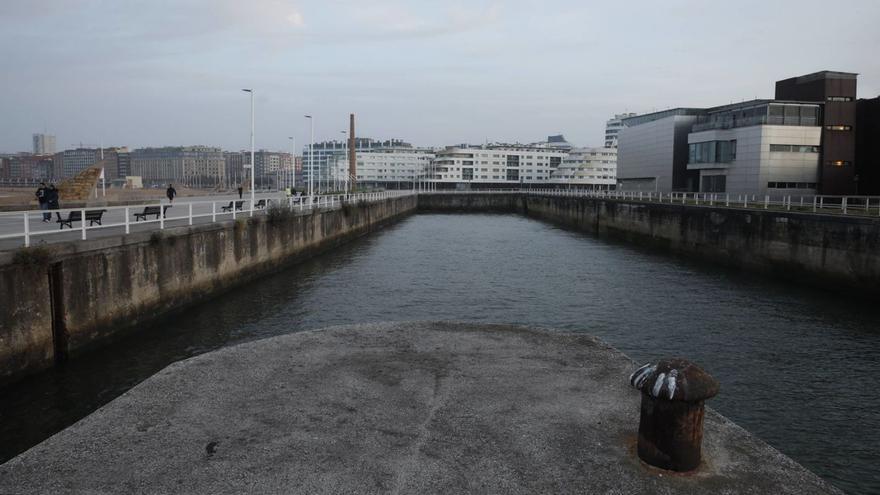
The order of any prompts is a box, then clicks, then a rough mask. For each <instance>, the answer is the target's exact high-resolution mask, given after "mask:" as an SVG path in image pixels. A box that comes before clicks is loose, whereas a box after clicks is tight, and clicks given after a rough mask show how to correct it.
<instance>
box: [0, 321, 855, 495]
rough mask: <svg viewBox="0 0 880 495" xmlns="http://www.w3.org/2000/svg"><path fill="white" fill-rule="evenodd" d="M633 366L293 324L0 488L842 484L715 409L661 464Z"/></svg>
mask: <svg viewBox="0 0 880 495" xmlns="http://www.w3.org/2000/svg"><path fill="white" fill-rule="evenodd" d="M701 364H703V365H704V366H705V367H706V368H707V369H708V370H711V365H712V363H701ZM634 369H635V364H634V363H633V362H632V361H631V360H630V359H628V358H627V357H626V356H624V355H623V354H621V353H620V352H618V351H616V350H614V349H613V348H610V347H609V346H607V345H606V344H604V343H602V342H600V341H598V340H597V339H595V338H593V337H590V336H587V335H584V334H571V333H562V332H555V331H549V330H540V329H533V328H524V327H512V326H501V325H470V324H453V323H398V324H376V325H358V326H347V327H334V328H329V329H324V330H317V331H310V332H303V333H297V334H289V335H285V336H281V337H275V338H271V339H266V340H260V341H256V342H251V343H247V344H243V345H239V346H236V347H231V348H227V349H222V350H219V351H216V352H212V353H208V354H204V355H201V356H198V357H195V358H192V359H188V360H186V361H182V362H179V363H176V364H174V365H171V366H169V367H168V368H166V369H165V370H163V371H161V372H160V373H158V374H157V375H155V376H153V377H152V378H150V379H148V380H147V381H145V382H143V383H141V384H140V385H138V386H136V387H134V388H133V389H132V390H130V391H129V392H127V393H125V394H124V395H122V396H121V397H119V398H118V399H116V400H114V401H113V402H111V403H110V404H108V405H107V406H105V407H103V408H101V409H100V410H98V411H96V412H95V413H93V414H92V415H91V416H89V417H87V418H85V419H84V420H82V421H80V422H79V423H77V424H75V425H73V426H71V427H70V428H68V429H66V430H64V431H62V432H61V433H59V434H57V435H55V436H54V437H52V438H50V439H49V440H46V441H45V442H43V443H41V444H40V445H38V446H36V447H34V448H32V449H31V450H29V451H27V452H25V453H24V454H22V455H20V456H18V457H16V458H15V459H13V460H11V461H9V462H8V463H6V464H4V465H2V466H0V493H58V492H89V493H129V492H151V493H251V492H256V493H474V492H477V493H661V494H662V493H773V494H786V493H790V494H811V493H839V492H837V491H836V490H835V489H834V488H833V487H831V486H830V485H828V484H826V483H825V482H824V481H823V480H821V479H820V478H818V477H817V476H815V475H813V474H812V473H810V472H808V471H807V470H805V469H804V468H803V467H801V466H800V465H798V464H797V463H795V462H794V461H792V460H791V459H789V458H787V457H785V456H784V455H782V454H780V453H779V452H778V451H776V450H774V449H773V448H771V447H769V446H768V445H766V444H764V443H763V442H761V441H760V440H758V439H756V438H754V437H752V436H751V435H749V434H748V433H747V432H746V431H744V430H742V429H741V428H739V427H737V426H736V425H735V424H733V423H731V422H730V421H728V420H726V419H725V418H723V417H722V416H720V415H719V414H717V413H714V412H713V411H711V410H709V411H707V415H706V418H705V433H704V443H703V463H702V464H701V466H700V467H699V468H698V469H697V470H696V471H695V472H693V473H690V474H687V475H676V474H672V473H670V472H666V471H661V470H657V469H654V468H650V467H648V466H646V465H645V464H643V463H642V462H641V461H639V459H638V457H637V456H636V454H635V443H636V434H637V429H638V412H639V393H638V392H637V391H636V390H634V389H632V388H631V387H630V386H629V383H628V382H627V378H628V376H629V374H630V373H631V372H632V371H633V370H634ZM722 393H723V384H722Z"/></svg>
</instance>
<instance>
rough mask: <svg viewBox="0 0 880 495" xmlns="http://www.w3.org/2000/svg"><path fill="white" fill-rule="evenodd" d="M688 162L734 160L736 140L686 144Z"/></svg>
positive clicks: (724, 161) (728, 161)
mask: <svg viewBox="0 0 880 495" xmlns="http://www.w3.org/2000/svg"><path fill="white" fill-rule="evenodd" d="M688 152H689V155H688V163H730V162H732V161H734V160H736V140H735V139H734V140H732V141H706V142H702V143H691V144H690V145H688Z"/></svg>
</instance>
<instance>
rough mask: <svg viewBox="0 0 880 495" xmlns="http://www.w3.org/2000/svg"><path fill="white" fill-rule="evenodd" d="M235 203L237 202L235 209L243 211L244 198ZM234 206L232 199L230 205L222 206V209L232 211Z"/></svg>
mask: <svg viewBox="0 0 880 495" xmlns="http://www.w3.org/2000/svg"><path fill="white" fill-rule="evenodd" d="M234 204H235V210H236V211H241V209H242V208H244V201H243V200H242V201H236V202H235V203H234ZM232 208H233V202H232V201H230V202H229V204H228V205H226V206H224V207H222V208H220V210H221V211H225V212H230V211H232Z"/></svg>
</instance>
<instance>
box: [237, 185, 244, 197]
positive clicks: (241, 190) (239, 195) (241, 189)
mask: <svg viewBox="0 0 880 495" xmlns="http://www.w3.org/2000/svg"><path fill="white" fill-rule="evenodd" d="M243 192H244V188H243V187H241V186H238V199H241V193H243Z"/></svg>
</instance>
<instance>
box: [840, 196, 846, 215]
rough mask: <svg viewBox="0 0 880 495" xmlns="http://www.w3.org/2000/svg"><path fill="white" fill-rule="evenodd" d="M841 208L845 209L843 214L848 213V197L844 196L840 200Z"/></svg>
mask: <svg viewBox="0 0 880 495" xmlns="http://www.w3.org/2000/svg"><path fill="white" fill-rule="evenodd" d="M840 208H841V209H842V210H843V214H844V215H846V198H845V197H844V198H843V199H842V200H840Z"/></svg>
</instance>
